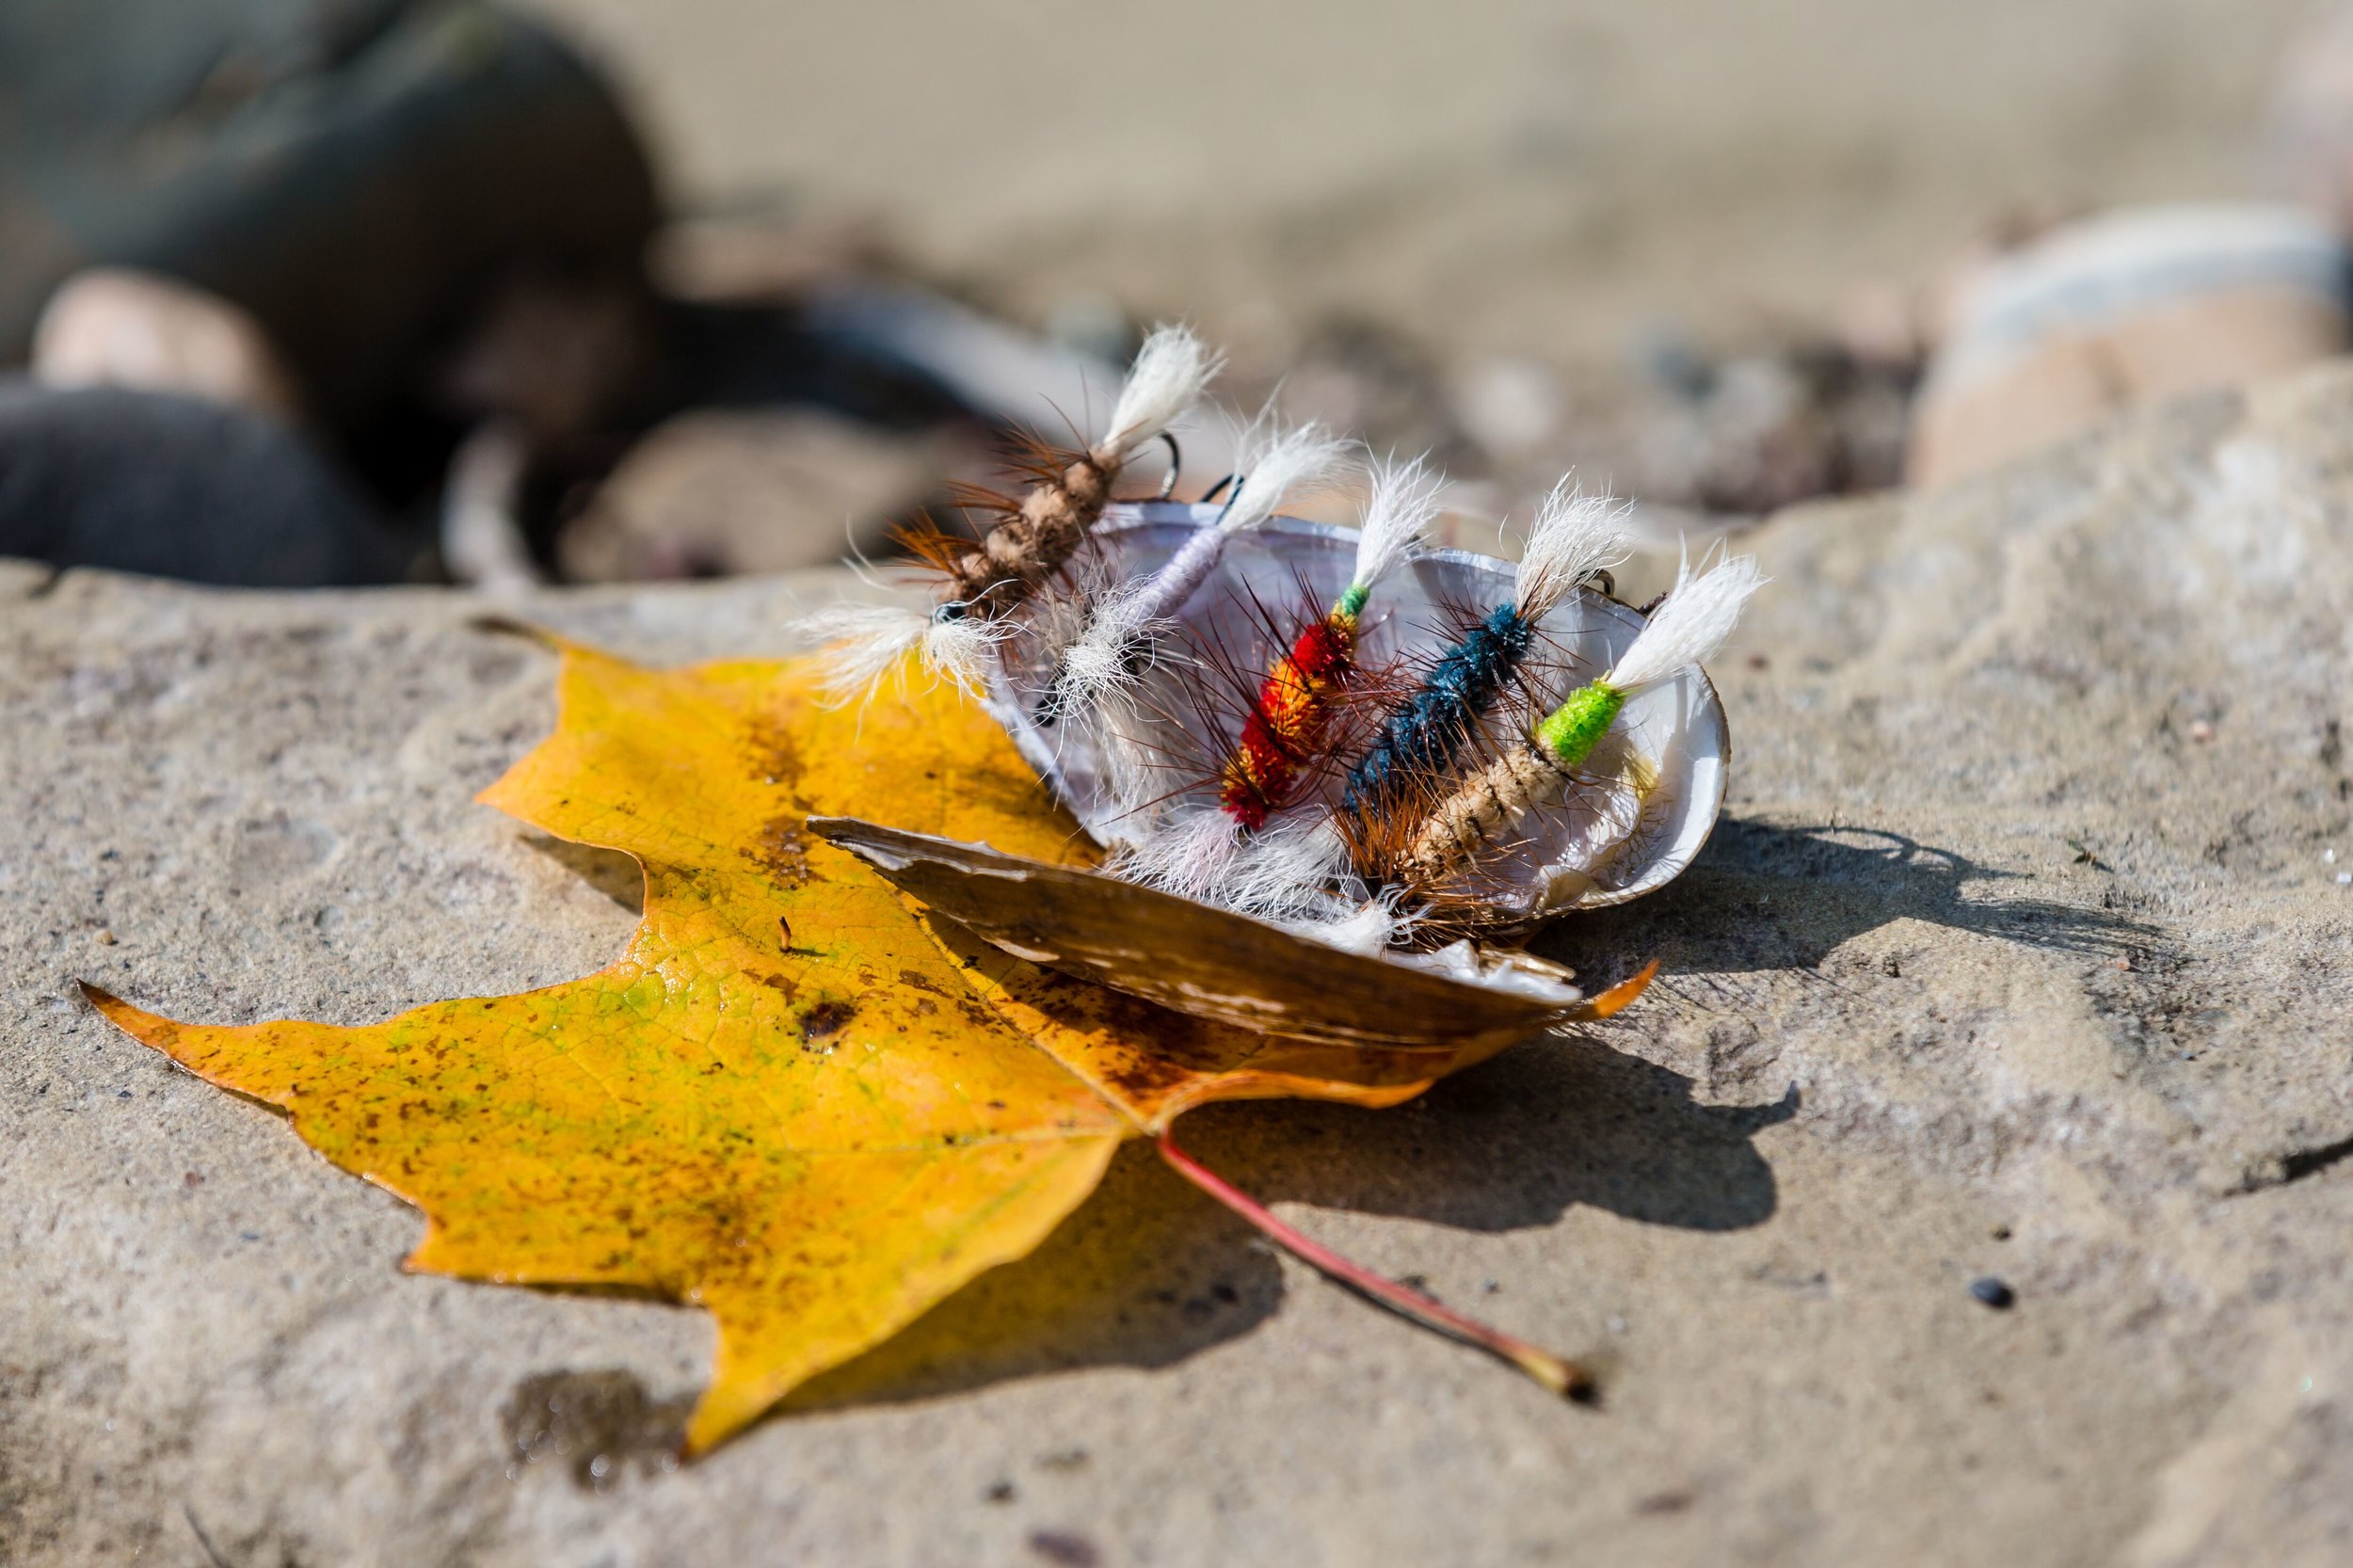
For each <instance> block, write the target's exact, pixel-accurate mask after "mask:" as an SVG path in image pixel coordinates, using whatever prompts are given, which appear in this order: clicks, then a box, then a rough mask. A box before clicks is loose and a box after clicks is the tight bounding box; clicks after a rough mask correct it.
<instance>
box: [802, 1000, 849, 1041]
mask: <svg viewBox="0 0 2353 1568" xmlns="http://www.w3.org/2000/svg"><path fill="white" fill-rule="evenodd" d="M856 1016H857V1009H856V1008H855V1007H853V1006H851V1005H850V1004H849V1003H848V1002H846V1001H821V1002H819V1003H818V1004H817V1005H816V1006H814V1007H812V1008H810V1009H809V1010H808V1012H806V1013H804V1014H802V1015H801V1038H802V1040H804V1041H816V1040H823V1039H824V1038H825V1037H826V1036H828V1035H833V1034H839V1033H840V1032H841V1031H842V1030H843V1029H845V1028H847V1027H848V1025H849V1022H850V1020H851V1019H852V1018H855V1017H856Z"/></svg>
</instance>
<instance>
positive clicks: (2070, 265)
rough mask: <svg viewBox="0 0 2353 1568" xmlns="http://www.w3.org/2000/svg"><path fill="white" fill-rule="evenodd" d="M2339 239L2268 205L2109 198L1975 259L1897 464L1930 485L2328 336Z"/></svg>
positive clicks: (2340, 306)
mask: <svg viewBox="0 0 2353 1568" xmlns="http://www.w3.org/2000/svg"><path fill="white" fill-rule="evenodd" d="M2347 268H2348V262H2347V256H2346V251H2345V245H2344V243H2343V242H2342V241H2340V240H2339V239H2338V238H2337V237H2336V235H2335V234H2334V233H2333V232H2330V230H2329V228H2328V227H2327V226H2326V225H2324V224H2323V223H2322V222H2321V221H2320V220H2319V219H2317V218H2316V217H2314V216H2313V215H2312V214H2310V213H2307V212H2305V211H2303V210H2302V209H2300V208H2292V207H2274V206H2253V205H2249V206H2219V205H2217V206H2195V207H2192V206H2184V207H2160V208H2146V209H2136V210H2129V211H2125V212H2119V213H2111V214H2107V215H2105V216H2100V217H2095V218H2089V219H2086V220H2084V221H2082V222H2078V223H2073V224H2069V225H2066V226H2064V227H2062V228H2059V229H2057V230H2054V231H2053V232H2050V233H2049V234H2047V235H2045V236H2043V237H2042V238H2041V239H2040V240H2038V241H2036V242H2035V243H2033V244H2031V245H2028V246H2026V247H2025V248H2021V249H2019V250H2017V251H2015V252H2013V253H2011V254H2009V255H2008V256H2005V257H2003V258H2001V259H2000V260H1998V261H1995V262H1993V263H1992V264H1989V265H1987V266H1986V267H1985V269H1984V270H1983V271H1982V272H1981V273H1980V274H1979V275H1978V276H1977V280H1975V282H1974V283H1973V284H1972V285H1971V286H1970V287H1969V288H1968V289H1967V290H1966V291H1965V293H1964V295H1963V296H1962V297H1961V299H1959V300H1958V301H1957V302H1956V310H1955V319H1954V321H1953V324H1952V331H1951V336H1950V337H1949V338H1948V339H1947V341H1946V342H1945V344H1943V346H1942V347H1940V348H1939V349H1938V351H1937V354H1936V357H1935V360H1933V362H1932V363H1931V365H1930V367H1929V376H1928V380H1927V384H1926V385H1925V386H1924V387H1923V389H1922V391H1921V394H1920V398H1919V402H1918V404H1917V406H1916V408H1915V409H1914V412H1913V436H1912V447H1911V452H1910V455H1909V457H1908V460H1907V463H1906V470H1907V477H1908V478H1909V479H1910V480H1911V481H1912V483H1913V484H1915V485H1935V484H1942V483H1944V482H1945V481H1947V480H1950V479H1955V478H1959V477H1961V476H1962V475H1964V474H1968V473H1974V472H1977V471H1979V470H1981V469H1985V468H1989V467H1992V466H1993V465H1994V464H1996V463H2000V462H2002V461H2005V460H2007V459H2009V458H2010V457H2013V456H2019V455H2021V454H2024V453H2027V452H2031V451H2034V450H2036V449H2038V448H2041V447H2043V446H2047V445H2050V444H2051V443H2053V442H2055V441H2058V440H2063V439H2065V438H2066V437H2068V436H2072V435H2073V434H2075V433H2076V432H2078V431H2080V430H2083V429H2085V428H2087V427H2089V426H2090V425H2092V424H2097V423H2099V422H2100V421H2101V420H2103V419H2105V418H2106V417H2107V416H2109V415H2111V414H2113V413H2116V412H2117V411H2119V410H2121V409H2123V408H2131V407H2133V406H2135V405H2137V404H2142V403H2147V402H2150V401H2152V400H2153V399H2156V398H2160V397H2165V396H2168V395H2170V394H2172V393H2176V392H2189V391H2193V390H2197V389H2201V388H2208V387H2222V386H2235V385H2239V384H2242V383H2245V382H2249V381H2253V380H2256V379H2259V378H2261V377H2263V376H2270V375H2273V374H2276V373H2279V372H2281V371H2285V370H2288V369H2291V368H2293V367H2295V366H2297V365H2302V364H2306V363H2309V362H2312V361H2313V360H2323V359H2327V358H2328V357H2329V356H2330V355H2332V354H2335V353H2338V352H2339V351H2341V350H2342V349H2343V348H2344V347H2345V342H2346V334H2347V316H2346V304H2345V278H2346V275H2347Z"/></svg>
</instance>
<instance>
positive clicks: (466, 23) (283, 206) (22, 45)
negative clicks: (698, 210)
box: [0, 0, 658, 430]
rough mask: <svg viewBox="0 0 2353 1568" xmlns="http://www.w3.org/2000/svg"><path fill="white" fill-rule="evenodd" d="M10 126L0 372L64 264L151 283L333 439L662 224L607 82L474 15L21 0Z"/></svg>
mask: <svg viewBox="0 0 2353 1568" xmlns="http://www.w3.org/2000/svg"><path fill="white" fill-rule="evenodd" d="M0 128H5V139H4V140H0V360H18V359H22V358H23V356H24V352H25V350H26V348H27V346H28V344H29V340H30V337H31V333H32V329H33V324H34V321H35V319H36V317H37V315H38V314H39V312H40V309H41V307H42V304H43V302H44V301H45V300H46V299H47V298H48V297H49V296H50V293H51V291H52V290H54V289H55V288H56V286H57V285H58V284H59V283H60V282H61V281H62V280H65V279H66V278H67V277H68V276H70V275H71V274H72V273H73V272H75V271H78V270H80V269H81V268H83V267H86V266H88V265H91V264H123V265H131V266H137V267H143V268H148V269H151V270H153V271H157V272H161V273H166V274H168V275H170V276H172V277H175V278H179V279H182V280H186V281H188V282H190V283H193V284H195V285H197V286H199V287H201V288H204V289H207V290H209V291H211V292H212V293H215V294H217V295H219V296H222V297H223V298H225V299H228V300H230V301H232V302H233V303H234V304H236V305H239V306H241V307H243V308H244V309H245V310H247V311H249V312H251V313H252V314H253V316H254V317H255V318H256V319H258V320H259V321H260V323H261V324H262V326H263V328H264V330H265V331H266V332H267V333H268V334H269V336H270V338H271V339H272V340H273V341H274V342H275V344H277V346H278V349H279V351H280V353H281V354H282V355H283V356H284V357H285V358H286V360H288V361H289V362H290V363H291V364H292V365H293V367H294V370H295V372H296V375H297V376H299V378H300V380H301V383H302V385H303V387H304V389H305V391H306V392H307V393H308V394H309V396H310V398H311V399H312V403H313V405H314V407H315V408H316V409H317V410H318V411H319V413H320V414H321V415H322V417H323V419H324V420H325V422H326V423H327V424H329V425H331V426H334V427H337V428H341V429H345V430H348V429H350V428H352V427H354V426H355V425H356V424H359V423H360V422H361V421H363V420H365V419H366V418H368V417H369V416H370V415H371V414H373V413H374V412H375V411H376V410H377V409H379V408H382V407H383V406H384V405H385V404H386V403H388V402H390V401H392V400H394V399H396V398H398V397H399V396H401V395H402V394H404V393H405V392H407V391H408V389H409V388H410V387H412V386H414V385H416V384H418V383H419V382H420V381H421V380H422V378H423V376H424V365H425V360H426V357H427V356H428V355H429V354H430V353H431V352H432V349H433V345H434V344H436V342H437V340H440V339H441V338H443V337H444V336H445V335H446V334H448V333H450V332H452V331H454V330H456V328H459V327H460V326H462V325H463V323H464V321H465V320H466V318H467V317H468V316H470V315H471V314H472V313H473V312H475V311H477V310H479V308H480V305H481V302H482V300H483V299H485V298H486V297H487V296H488V294H489V292H490V291H491V290H492V288H493V287H494V286H495V285H496V284H497V283H498V282H499V281H500V280H501V279H502V278H503V277H504V276H505V275H507V274H508V273H510V272H514V271H517V270H519V269H520V270H526V271H531V272H535V273H536V274H538V275H541V276H551V275H553V276H565V277H582V278H600V277H620V278H624V279H631V278H634V277H635V276H636V274H637V266H638V260H639V253H640V251H641V250H642V248H643V247H644V245H645V243H646V241H647V239H648V236H649V235H650V234H651V233H652V232H653V230H654V226H655V223H656V220H657V216H658V208H657V202H656V199H655V192H654V184H653V180H652V176H651V173H650V171H649V169H648V165H647V161H646V158H645V156H644V154H643V152H641V150H640V148H639V146H638V142H637V139H636V137H635V136H634V135H633V134H632V131H631V128H630V126H629V124H628V122H627V121H626V120H624V119H623V117H622V114H621V112H620V110H619V108H618V106H617V105H616V103H615V101H614V99H613V97H612V95H611V94H610V92H609V91H608V90H607V89H606V88H605V87H604V85H603V84H602V83H601V82H600V81H599V80H598V79H597V77H596V76H595V75H594V74H593V73H592V72H589V71H588V70H587V69H586V68H585V67H584V65H583V64H582V63H581V61H580V60H579V59H578V58H577V57H575V56H574V55H573V54H572V53H571V52H570V50H569V49H568V48H567V47H566V46H565V45H563V44H561V43H559V42H558V41H557V40H555V39H554V38H552V36H551V35H550V34H548V33H547V32H546V31H545V30H543V29H542V28H540V27H539V26H538V25H536V24H534V23H532V22H530V21H527V20H524V19H522V18H520V17H517V16H515V15H512V14H509V13H507V12H505V11H503V10H500V9H496V8H492V7H489V6H486V5H481V4H476V3H472V0H15V3H13V4H9V5H6V6H0Z"/></svg>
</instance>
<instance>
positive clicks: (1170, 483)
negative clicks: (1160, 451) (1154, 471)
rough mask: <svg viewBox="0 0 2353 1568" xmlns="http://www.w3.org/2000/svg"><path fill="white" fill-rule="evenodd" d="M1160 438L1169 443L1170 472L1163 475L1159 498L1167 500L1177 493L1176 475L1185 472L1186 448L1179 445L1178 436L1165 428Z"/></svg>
mask: <svg viewBox="0 0 2353 1568" xmlns="http://www.w3.org/2000/svg"><path fill="white" fill-rule="evenodd" d="M1160 440H1163V441H1165V442H1167V443H1168V472H1167V473H1166V474H1164V475H1162V476H1161V479H1160V495H1159V497H1158V498H1157V499H1159V500H1161V501H1166V500H1167V499H1168V498H1169V497H1170V496H1172V495H1175V494H1176V493H1177V475H1178V474H1180V473H1182V472H1185V449H1184V448H1183V447H1181V446H1178V445H1177V438H1176V437H1175V436H1172V435H1170V434H1169V433H1168V432H1167V431H1165V430H1163V431H1161V432H1160Z"/></svg>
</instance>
